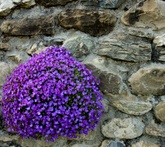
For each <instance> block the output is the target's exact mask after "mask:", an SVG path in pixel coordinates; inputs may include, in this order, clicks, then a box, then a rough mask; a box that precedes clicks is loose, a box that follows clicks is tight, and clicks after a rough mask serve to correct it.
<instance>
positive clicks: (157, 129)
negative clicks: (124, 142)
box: [145, 122, 165, 137]
mask: <svg viewBox="0 0 165 147" xmlns="http://www.w3.org/2000/svg"><path fill="white" fill-rule="evenodd" d="M145 132H146V133H147V134H148V135H151V136H156V137H158V136H159V137H165V126H164V125H161V124H160V125H158V124H156V123H155V122H151V123H150V124H149V125H148V126H147V127H146V128H145Z"/></svg>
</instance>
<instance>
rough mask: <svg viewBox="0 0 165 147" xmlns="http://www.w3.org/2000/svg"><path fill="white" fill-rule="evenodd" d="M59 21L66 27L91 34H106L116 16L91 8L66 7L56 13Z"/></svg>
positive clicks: (112, 26) (112, 25) (113, 23)
mask: <svg viewBox="0 0 165 147" xmlns="http://www.w3.org/2000/svg"><path fill="white" fill-rule="evenodd" d="M58 20H59V23H60V25H61V26H62V27H64V28H67V29H71V28H74V29H78V30H80V31H82V32H85V33H88V34H90V35H92V36H101V35H105V34H108V33H109V32H111V31H112V30H113V28H114V25H115V22H116V20H117V19H116V17H115V16H113V15H112V14H109V13H104V12H100V11H93V10H81V9H73V10H72V9H68V10H66V11H62V12H61V13H60V14H59V15H58Z"/></svg>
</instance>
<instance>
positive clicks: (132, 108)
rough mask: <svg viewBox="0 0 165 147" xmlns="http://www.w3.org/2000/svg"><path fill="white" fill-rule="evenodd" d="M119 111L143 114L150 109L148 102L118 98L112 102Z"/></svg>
mask: <svg viewBox="0 0 165 147" xmlns="http://www.w3.org/2000/svg"><path fill="white" fill-rule="evenodd" d="M112 105H113V106H115V107H116V108H117V109H119V110H120V111H122V112H124V113H127V114H130V115H143V114H145V113H147V112H149V111H150V110H151V109H152V104H151V103H150V102H142V101H139V102H136V101H126V100H125V101H124V100H119V101H115V102H113V103H112Z"/></svg>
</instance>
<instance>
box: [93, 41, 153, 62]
mask: <svg viewBox="0 0 165 147" xmlns="http://www.w3.org/2000/svg"><path fill="white" fill-rule="evenodd" d="M95 53H96V54H98V55H101V56H106V57H110V58H112V59H116V60H123V61H130V62H142V61H149V60H151V45H150V44H149V43H147V42H141V41H138V40H132V42H131V43H129V42H127V41H120V40H116V39H111V40H109V41H101V42H99V45H98V47H97V50H96V51H95Z"/></svg>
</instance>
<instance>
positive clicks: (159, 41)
mask: <svg viewBox="0 0 165 147" xmlns="http://www.w3.org/2000/svg"><path fill="white" fill-rule="evenodd" d="M153 43H154V45H155V49H156V51H157V54H158V61H163V62H164V61H165V34H163V35H159V36H156V37H155V38H154V40H153Z"/></svg>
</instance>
